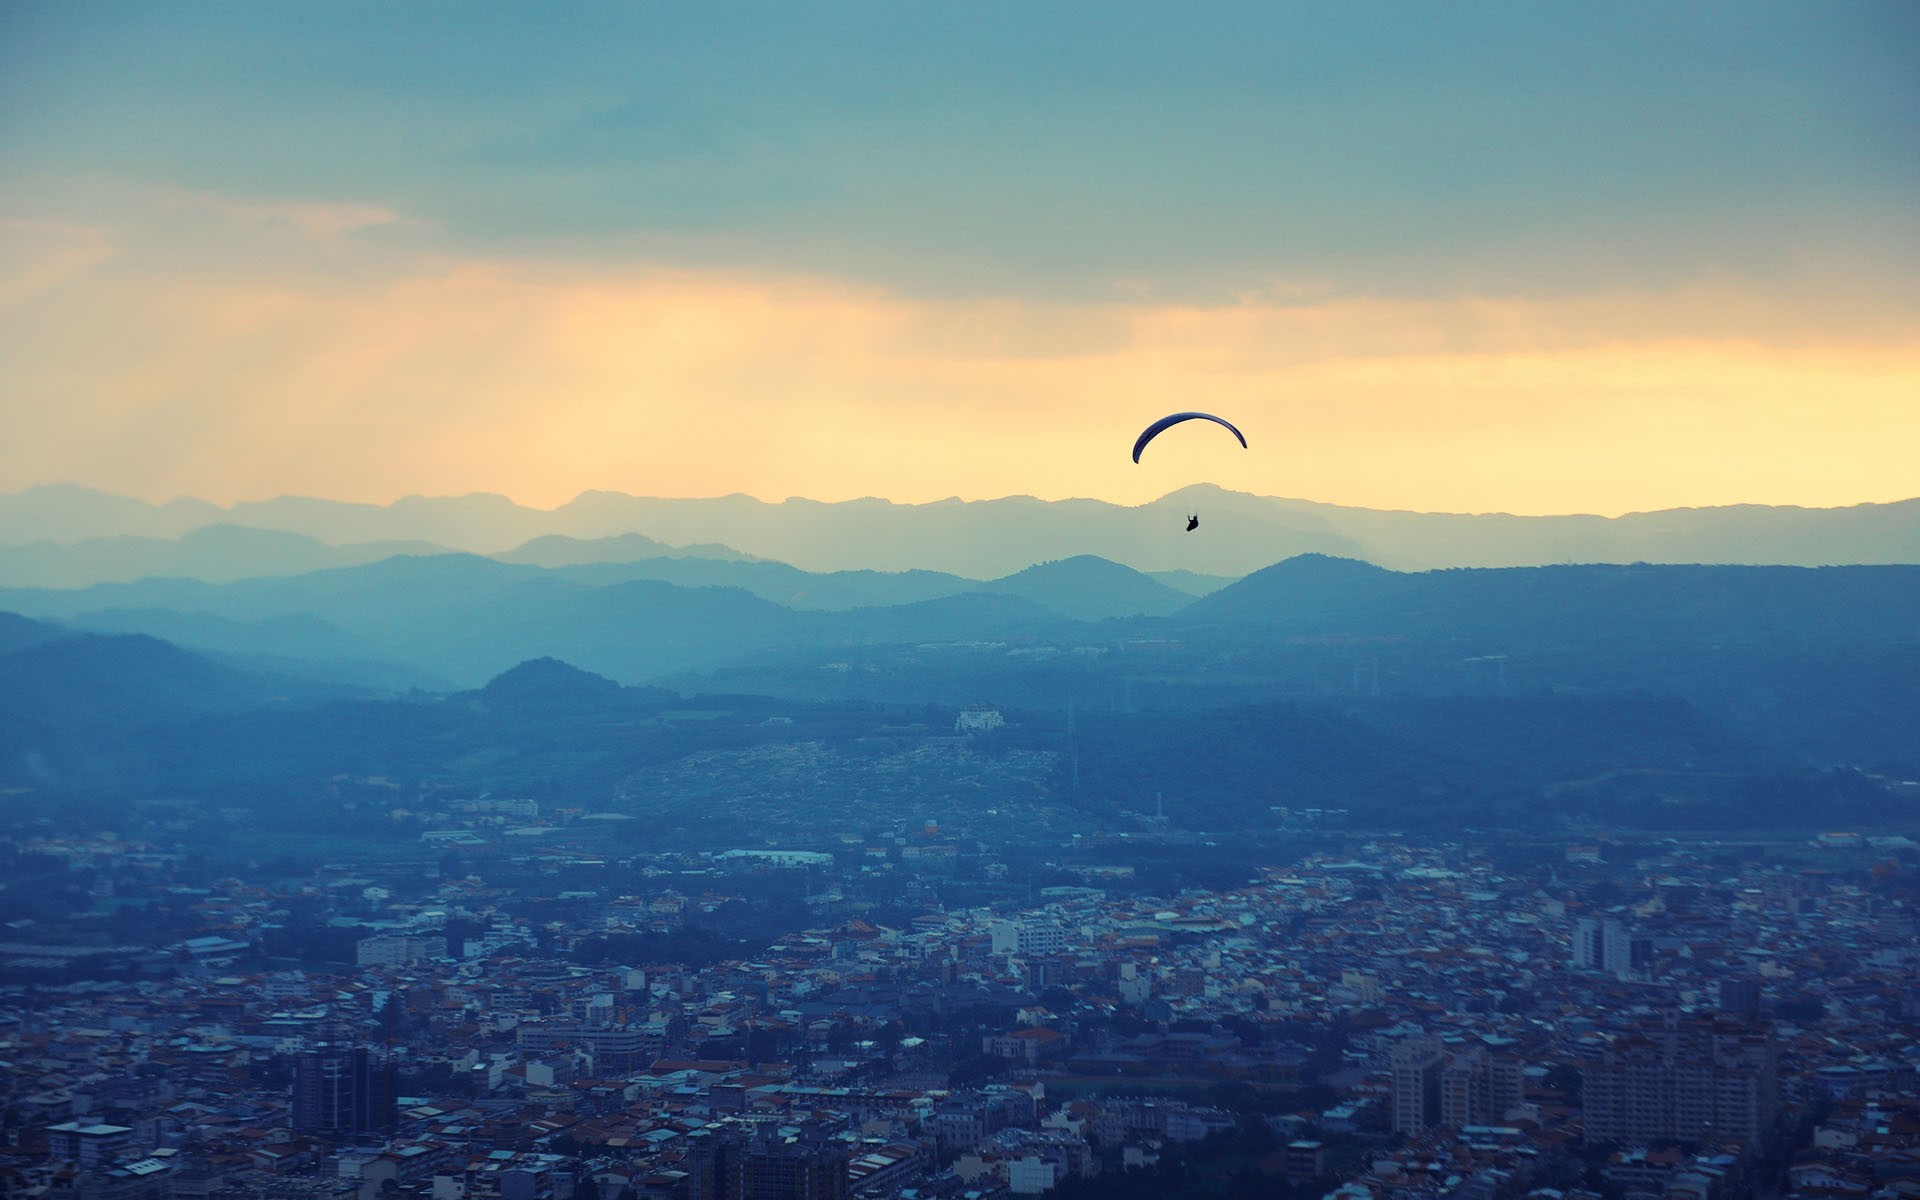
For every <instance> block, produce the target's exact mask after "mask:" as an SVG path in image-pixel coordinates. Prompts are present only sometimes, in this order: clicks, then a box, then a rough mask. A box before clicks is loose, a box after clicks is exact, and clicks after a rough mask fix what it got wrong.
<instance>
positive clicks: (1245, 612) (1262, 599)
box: [1174, 556, 1920, 644]
mask: <svg viewBox="0 0 1920 1200" xmlns="http://www.w3.org/2000/svg"><path fill="white" fill-rule="evenodd" d="M1174 619H1175V621H1176V622H1179V623H1182V624H1191V625H1200V624H1222V625H1234V626H1238V627H1241V628H1244V629H1249V630H1258V631H1262V632H1266V633H1274V634H1283V635H1299V634H1332V635H1338V634H1347V635H1353V636H1379V635H1400V636H1412V637H1448V638H1453V639H1468V640H1474V641H1480V642H1489V643H1499V642H1512V643H1514V644H1522V643H1524V644H1539V643H1542V642H1561V643H1564V642H1588V643H1591V642H1594V641H1596V640H1602V639H1614V640H1628V641H1634V640H1637V641H1642V642H1649V643H1657V642H1665V641H1670V640H1673V639H1684V640H1692V641H1705V642H1715V643H1735V642H1751V641H1755V640H1762V639H1806V638H1822V639H1826V638H1841V639H1846V640H1864V639H1907V640H1911V639H1912V637H1913V636H1914V631H1915V630H1916V629H1920V567H1913V566H1853V567H1823V568H1806V567H1742V566H1654V565H1648V564H1644V563H1642V564H1635V565H1633V566H1626V567H1621V566H1611V565H1586V566H1566V567H1534V568H1485V569H1457V570H1446V571H1424V572H1408V573H1402V572H1394V571H1387V570H1384V569H1381V568H1378V567H1374V566H1371V565H1369V564H1366V563H1360V562H1352V561H1342V560H1338V559H1328V558H1321V557H1317V556H1301V557H1300V558H1296V559H1290V560H1288V561H1286V562H1282V563H1276V564H1275V565H1274V566H1272V567H1268V568H1266V569H1264V570H1261V571H1256V572H1254V573H1253V574H1252V575H1249V576H1247V577H1246V578H1245V579H1243V580H1241V581H1240V582H1238V583H1235V584H1233V585H1231V586H1229V587H1226V588H1222V589H1221V590H1220V591H1218V592H1216V593H1214V594H1213V595H1211V596H1206V597H1203V598H1201V599H1199V600H1196V601H1195V602H1194V603H1193V604H1192V605H1190V606H1189V607H1187V608H1186V609H1184V610H1183V611H1182V612H1181V613H1180V614H1179V615H1178V616H1177V617H1176V618H1174Z"/></svg>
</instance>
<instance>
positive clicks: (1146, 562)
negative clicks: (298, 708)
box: [0, 484, 1920, 579]
mask: <svg viewBox="0 0 1920 1200" xmlns="http://www.w3.org/2000/svg"><path fill="white" fill-rule="evenodd" d="M1189 512H1197V513H1199V514H1200V516H1201V526H1200V529H1199V530H1197V531H1196V532H1195V533H1193V534H1191V535H1189V534H1187V533H1185V532H1183V527H1184V524H1185V516H1186V514H1187V513H1189ZM217 524H226V525H242V526H248V527H252V528H258V529H274V530H283V531H286V532H290V533H297V534H303V535H306V536H308V537H312V538H316V539H318V540H319V541H321V542H324V543H327V544H329V545H333V546H340V547H343V546H347V545H352V544H359V543H370V542H375V543H377V542H388V541H415V542H427V543H431V544H433V545H436V546H446V547H450V548H453V549H456V550H462V551H468V552H475V553H513V552H514V550H515V548H524V547H525V546H526V544H527V543H528V542H529V541H531V540H533V539H538V538H543V537H546V536H561V537H565V538H571V539H576V540H586V541H591V540H594V539H603V538H616V539H617V538H621V537H623V536H624V535H628V534H634V535H639V536H641V537H643V538H645V539H648V540H650V541H655V542H658V543H660V544H663V545H666V544H671V545H674V546H680V547H683V548H692V547H697V548H701V549H702V550H703V552H704V553H705V554H706V555H707V556H709V557H715V556H721V552H720V551H719V550H717V549H714V547H716V546H724V547H731V548H733V550H734V551H737V552H739V553H741V554H744V555H746V556H750V557H760V558H767V559H774V560H777V561H780V562H786V563H791V564H793V565H795V566H797V567H800V568H803V569H806V570H812V571H835V570H853V569H873V570H885V571H900V570H905V569H926V570H939V571H947V572H952V573H954V574H958V575H962V576H965V577H969V578H975V579H989V578H998V577H1000V576H1004V575H1007V574H1010V573H1012V572H1015V571H1019V570H1021V569H1023V568H1025V567H1028V566H1031V565H1032V564H1034V563H1037V562H1045V561H1049V560H1055V559H1062V558H1067V557H1071V556H1073V555H1077V554H1094V555H1098V556H1100V557H1102V558H1106V559H1109V560H1111V561H1113V562H1119V563H1125V564H1127V565H1129V566H1132V567H1134V568H1136V569H1139V570H1144V571H1187V572H1192V573H1194V574H1198V575H1218V576H1226V577H1229V578H1231V577H1237V576H1240V575H1243V574H1245V573H1247V572H1248V571H1251V570H1254V569H1256V568H1258V567H1261V566H1263V565H1265V564H1268V563H1272V562H1275V561H1277V560H1280V559H1283V558H1287V557H1291V556H1293V555H1297V554H1302V553H1323V554H1331V555H1336V556H1340V557H1346V558H1359V559H1365V560H1367V561H1371V562H1376V563H1380V564H1382V565H1385V566H1391V567H1394V568H1396V569H1404V570H1425V569H1431V568H1440V567H1504V566H1542V565H1550V564H1556V563H1579V562H1612V563H1632V562H1657V563H1695V562H1704V563H1780V564H1789V565H1801V566H1818V565H1828V564H1836V563H1869V564H1871V563H1916V562H1920V500H1904V501H1899V502H1897V503H1891V504H1863V505H1856V506H1853V507H1850V508H1835V509H1805V508H1794V507H1767V506H1761V505H1729V506H1726V507H1722V508H1704V509H1668V510H1662V511H1659V512H1649V513H1630V514H1627V515H1625V516H1620V517H1601V516H1592V515H1579V514H1575V515H1565V516H1515V515H1512V514H1505V513H1478V514H1469V513H1419V512H1400V511H1377V510H1371V509H1360V508H1348V507H1342V506H1338V505H1330V504H1320V503H1316V502H1313V501H1307V500H1295V499H1285V498H1279V497H1266V496H1251V495H1246V494H1244V493H1235V492H1229V491H1225V490H1223V489H1221V488H1218V487H1214V486H1212V485H1206V484H1202V485H1195V486H1193V487H1189V488H1183V489H1181V490H1180V491H1176V492H1173V493H1170V494H1169V495H1167V496H1164V497H1162V498H1161V499H1159V500H1156V501H1153V502H1151V503H1148V504H1142V505H1138V506H1132V507H1129V506H1124V505H1116V504H1108V503H1104V502H1100V501H1093V500H1059V501H1042V500H1038V499H1035V498H1033V497H1031V496H1009V497H1003V498H1000V499H993V500H978V501H962V500H958V499H950V500H942V501H936V502H933V503H929V504H893V503H889V502H887V501H883V500H875V499H863V500H852V501H846V502H842V503H834V504H824V503H820V502H817V501H812V500H805V499H789V500H784V501H781V502H778V503H766V502H763V501H760V500H756V499H754V498H753V497H750V496H738V495H736V496H722V497H716V498H712V499H661V498H651V497H637V496H625V495H620V494H617V493H612V492H585V493H582V494H581V495H580V496H578V497H577V498H575V499H574V500H573V501H571V502H569V503H567V504H564V505H562V506H560V507H559V508H557V509H554V510H552V511H550V512H548V511H542V510H539V509H533V508H527V507H524V506H521V505H517V504H514V503H512V502H511V501H509V500H507V499H506V498H504V497H501V496H492V495H472V496H449V497H420V496H412V497H407V498H406V499H403V500H399V501H396V502H395V503H393V504H391V505H385V506H381V505H369V504H344V503H336V502H333V501H326V500H315V499H307V498H300V497H281V498H278V499H275V500H268V501H260V502H256V503H246V504H238V505H235V506H233V507H232V508H231V509H222V508H219V507H217V506H214V505H210V504H206V503H204V502H202V501H197V500H180V501H175V502H173V503H170V504H168V505H165V506H154V505H147V504H143V503H141V502H140V501H136V500H128V499H125V498H122V497H114V496H108V495H105V494H104V493H100V492H95V491H90V490H88V489H85V488H70V487H53V488H34V489H30V490H29V491H26V492H22V493H17V494H14V495H0V545H4V544H16V545H18V544H24V543H29V542H43V541H46V542H61V543H70V542H76V541H79V540H82V539H85V538H94V537H109V536H138V537H146V538H177V537H179V536H180V535H181V534H183V533H185V532H187V531H189V530H192V529H196V528H199V527H201V526H206V525H217ZM567 552H568V551H564V550H563V548H562V547H560V546H558V545H546V546H543V548H542V549H540V550H538V551H535V552H533V553H536V554H546V553H552V554H555V555H560V554H562V553H567ZM570 552H571V553H590V554H596V555H599V554H607V553H618V554H623V555H624V554H629V553H632V551H631V550H621V549H620V548H619V547H618V546H609V547H606V548H603V549H598V550H591V549H590V550H580V549H578V548H575V549H574V550H573V551H570Z"/></svg>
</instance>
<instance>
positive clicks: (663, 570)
mask: <svg viewBox="0 0 1920 1200" xmlns="http://www.w3.org/2000/svg"><path fill="white" fill-rule="evenodd" d="M556 574H558V575H560V576H561V577H562V578H565V579H569V580H573V581H575V582H578V583H594V584H599V583H619V582H624V581H626V580H629V579H657V580H660V581H662V582H665V583H674V584H678V585H680V586H681V587H737V588H740V589H742V590H744V591H748V592H752V593H753V594H754V595H756V596H758V597H760V598H761V599H762V600H770V601H772V602H773V603H775V604H778V605H781V606H783V607H785V608H791V609H796V610H801V611H825V612H838V611H844V610H846V609H851V608H873V607H878V606H884V605H889V604H913V603H917V602H919V601H921V600H937V599H939V598H940V597H942V596H951V595H955V594H957V593H959V592H964V591H967V590H969V589H971V588H974V587H976V586H978V582H977V581H976V580H972V579H962V578H961V577H960V576H958V575H948V574H945V573H944V572H940V571H898V572H892V571H829V572H823V573H818V574H816V573H814V572H811V571H802V570H800V569H799V568H798V567H790V566H788V565H787V564H785V563H777V562H769V561H766V560H763V559H756V560H754V561H751V562H749V561H730V562H729V561H715V560H712V559H707V558H650V559H643V560H641V561H638V562H630V563H613V562H608V563H590V564H583V565H580V566H575V567H563V568H560V569H558V570H557V571H556Z"/></svg>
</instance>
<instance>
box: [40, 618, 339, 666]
mask: <svg viewBox="0 0 1920 1200" xmlns="http://www.w3.org/2000/svg"><path fill="white" fill-rule="evenodd" d="M71 624H73V625H75V626H77V627H79V628H81V629H86V630H89V631H91V632H94V633H144V634H146V635H148V636H150V637H156V638H160V639H162V640H164V641H168V642H171V643H173V644H174V645H176V646H180V647H183V648H185V649H188V650H198V651H201V652H205V653H217V654H274V655H282V656H285V657H288V658H365V657H368V656H370V655H371V654H372V650H371V648H370V647H369V646H368V645H367V644H366V643H365V642H363V641H361V640H360V639H358V638H356V637H353V636H351V635H350V634H348V633H346V632H345V631H344V630H342V629H341V628H340V627H339V626H337V625H334V624H332V623H331V622H329V621H323V620H321V619H320V618H319V617H316V616H314V615H313V614H312V613H304V612H300V613H285V614H281V615H278V616H271V617H252V618H232V617H219V616H214V615H213V614H211V613H204V612H191V611H182V610H178V609H167V608H143V609H126V608H121V609H101V610H99V611H96V612H89V613H85V614H83V615H81V616H78V617H75V618H72V620H71Z"/></svg>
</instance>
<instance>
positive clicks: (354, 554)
mask: <svg viewBox="0 0 1920 1200" xmlns="http://www.w3.org/2000/svg"><path fill="white" fill-rule="evenodd" d="M444 553H446V550H445V549H444V548H443V547H440V546H435V545H432V544H430V543H426V542H394V541H386V542H363V543H360V544H357V545H352V546H329V545H327V544H325V543H323V542H320V541H318V540H316V539H314V538H310V537H308V536H306V535H305V534H298V533H284V532H280V531H277V530H269V529H248V528H244V527H242V526H238V525H206V526H202V527H201V528H199V529H196V530H194V531H192V532H191V533H187V534H184V535H183V536H181V537H180V538H178V539H173V540H169V539H162V538H149V537H107V538H89V539H86V540H84V541H80V542H76V543H74V544H72V545H63V544H60V543H56V542H34V543H32V544H30V545H26V546H0V586H7V587H50V588H78V587H86V586H89V585H91V584H95V583H123V582H128V581H131V580H136V579H147V578H180V579H198V580H203V581H206V582H209V583H228V582H231V581H233V580H236V579H249V578H253V577H255V576H261V575H298V574H302V573H304V572H307V571H317V570H321V569H322V568H325V567H340V566H352V565H354V564H357V563H365V562H373V561H375V560H376V559H382V558H389V557H392V556H393V555H396V554H444Z"/></svg>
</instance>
